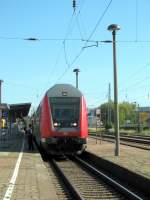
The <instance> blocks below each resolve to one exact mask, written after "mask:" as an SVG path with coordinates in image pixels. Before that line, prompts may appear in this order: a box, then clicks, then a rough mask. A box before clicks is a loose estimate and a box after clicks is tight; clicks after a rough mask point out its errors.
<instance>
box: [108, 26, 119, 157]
mask: <svg viewBox="0 0 150 200" xmlns="http://www.w3.org/2000/svg"><path fill="white" fill-rule="evenodd" d="M107 29H108V31H111V32H112V37H113V41H112V42H113V66H114V128H115V134H116V149H115V156H119V155H120V135H119V108H118V80H117V63H116V31H118V30H120V26H118V25H117V24H111V25H109V26H108V28H107Z"/></svg>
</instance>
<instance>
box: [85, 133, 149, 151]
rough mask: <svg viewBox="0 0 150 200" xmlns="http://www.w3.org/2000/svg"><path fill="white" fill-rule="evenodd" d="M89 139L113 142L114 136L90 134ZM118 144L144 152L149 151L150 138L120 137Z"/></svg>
mask: <svg viewBox="0 0 150 200" xmlns="http://www.w3.org/2000/svg"><path fill="white" fill-rule="evenodd" d="M89 135H90V137H91V138H95V139H99V140H104V141H108V142H115V136H114V135H108V134H102V135H100V134H96V133H92V134H89ZM120 144H123V145H127V146H131V147H136V148H141V149H144V150H150V138H149V137H148V138H145V137H144V139H143V138H142V137H139V138H138V137H137V136H136V137H130V136H121V137H120Z"/></svg>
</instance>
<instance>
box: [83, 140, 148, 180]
mask: <svg viewBox="0 0 150 200" xmlns="http://www.w3.org/2000/svg"><path fill="white" fill-rule="evenodd" d="M87 146H88V147H87V151H89V152H91V153H94V154H96V155H97V156H100V157H102V158H104V159H106V160H109V161H111V162H114V163H116V164H118V165H120V166H123V167H125V168H127V169H129V170H131V171H133V172H136V173H138V174H140V175H142V176H145V177H147V178H149V179H150V151H148V150H143V149H139V148H135V147H129V146H125V145H120V156H115V155H114V152H115V144H114V143H110V142H106V141H100V140H96V139H92V138H89V139H88V145H87Z"/></svg>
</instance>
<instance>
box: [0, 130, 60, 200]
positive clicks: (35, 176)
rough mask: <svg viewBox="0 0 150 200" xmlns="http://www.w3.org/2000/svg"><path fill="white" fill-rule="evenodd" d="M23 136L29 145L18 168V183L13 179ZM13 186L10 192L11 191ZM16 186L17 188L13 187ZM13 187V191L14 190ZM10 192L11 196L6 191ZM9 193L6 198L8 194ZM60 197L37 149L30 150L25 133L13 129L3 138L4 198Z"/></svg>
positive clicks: (0, 191) (0, 173)
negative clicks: (11, 181) (13, 181)
mask: <svg viewBox="0 0 150 200" xmlns="http://www.w3.org/2000/svg"><path fill="white" fill-rule="evenodd" d="M23 140H24V141H25V146H24V150H23V154H22V159H21V161H20V165H19V168H18V174H17V177H16V180H15V183H14V184H12V183H10V180H12V179H13V178H12V176H15V175H14V174H15V173H14V169H15V166H16V162H17V160H18V157H19V155H20V150H21V146H22V142H23ZM8 187H10V194H9V192H8ZM12 188H13V189H12ZM11 190H12V191H11ZM6 191H7V192H8V196H9V197H7V195H6ZM4 197H5V198H4ZM4 199H7V200H9V199H11V200H31V199H34V200H57V199H58V198H57V194H56V191H55V187H54V184H53V182H52V178H51V176H50V172H49V170H48V169H47V168H46V166H45V165H44V163H43V160H42V158H41V156H40V154H39V153H38V151H37V149H36V148H35V150H34V151H33V152H31V151H28V149H27V142H26V139H25V137H24V135H23V133H21V132H20V133H18V132H16V130H14V131H12V133H11V135H9V136H8V135H7V138H6V140H5V141H3V140H0V200H4Z"/></svg>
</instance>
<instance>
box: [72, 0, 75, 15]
mask: <svg viewBox="0 0 150 200" xmlns="http://www.w3.org/2000/svg"><path fill="white" fill-rule="evenodd" d="M72 7H73V9H74V12H75V10H76V0H73V2H72Z"/></svg>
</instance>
